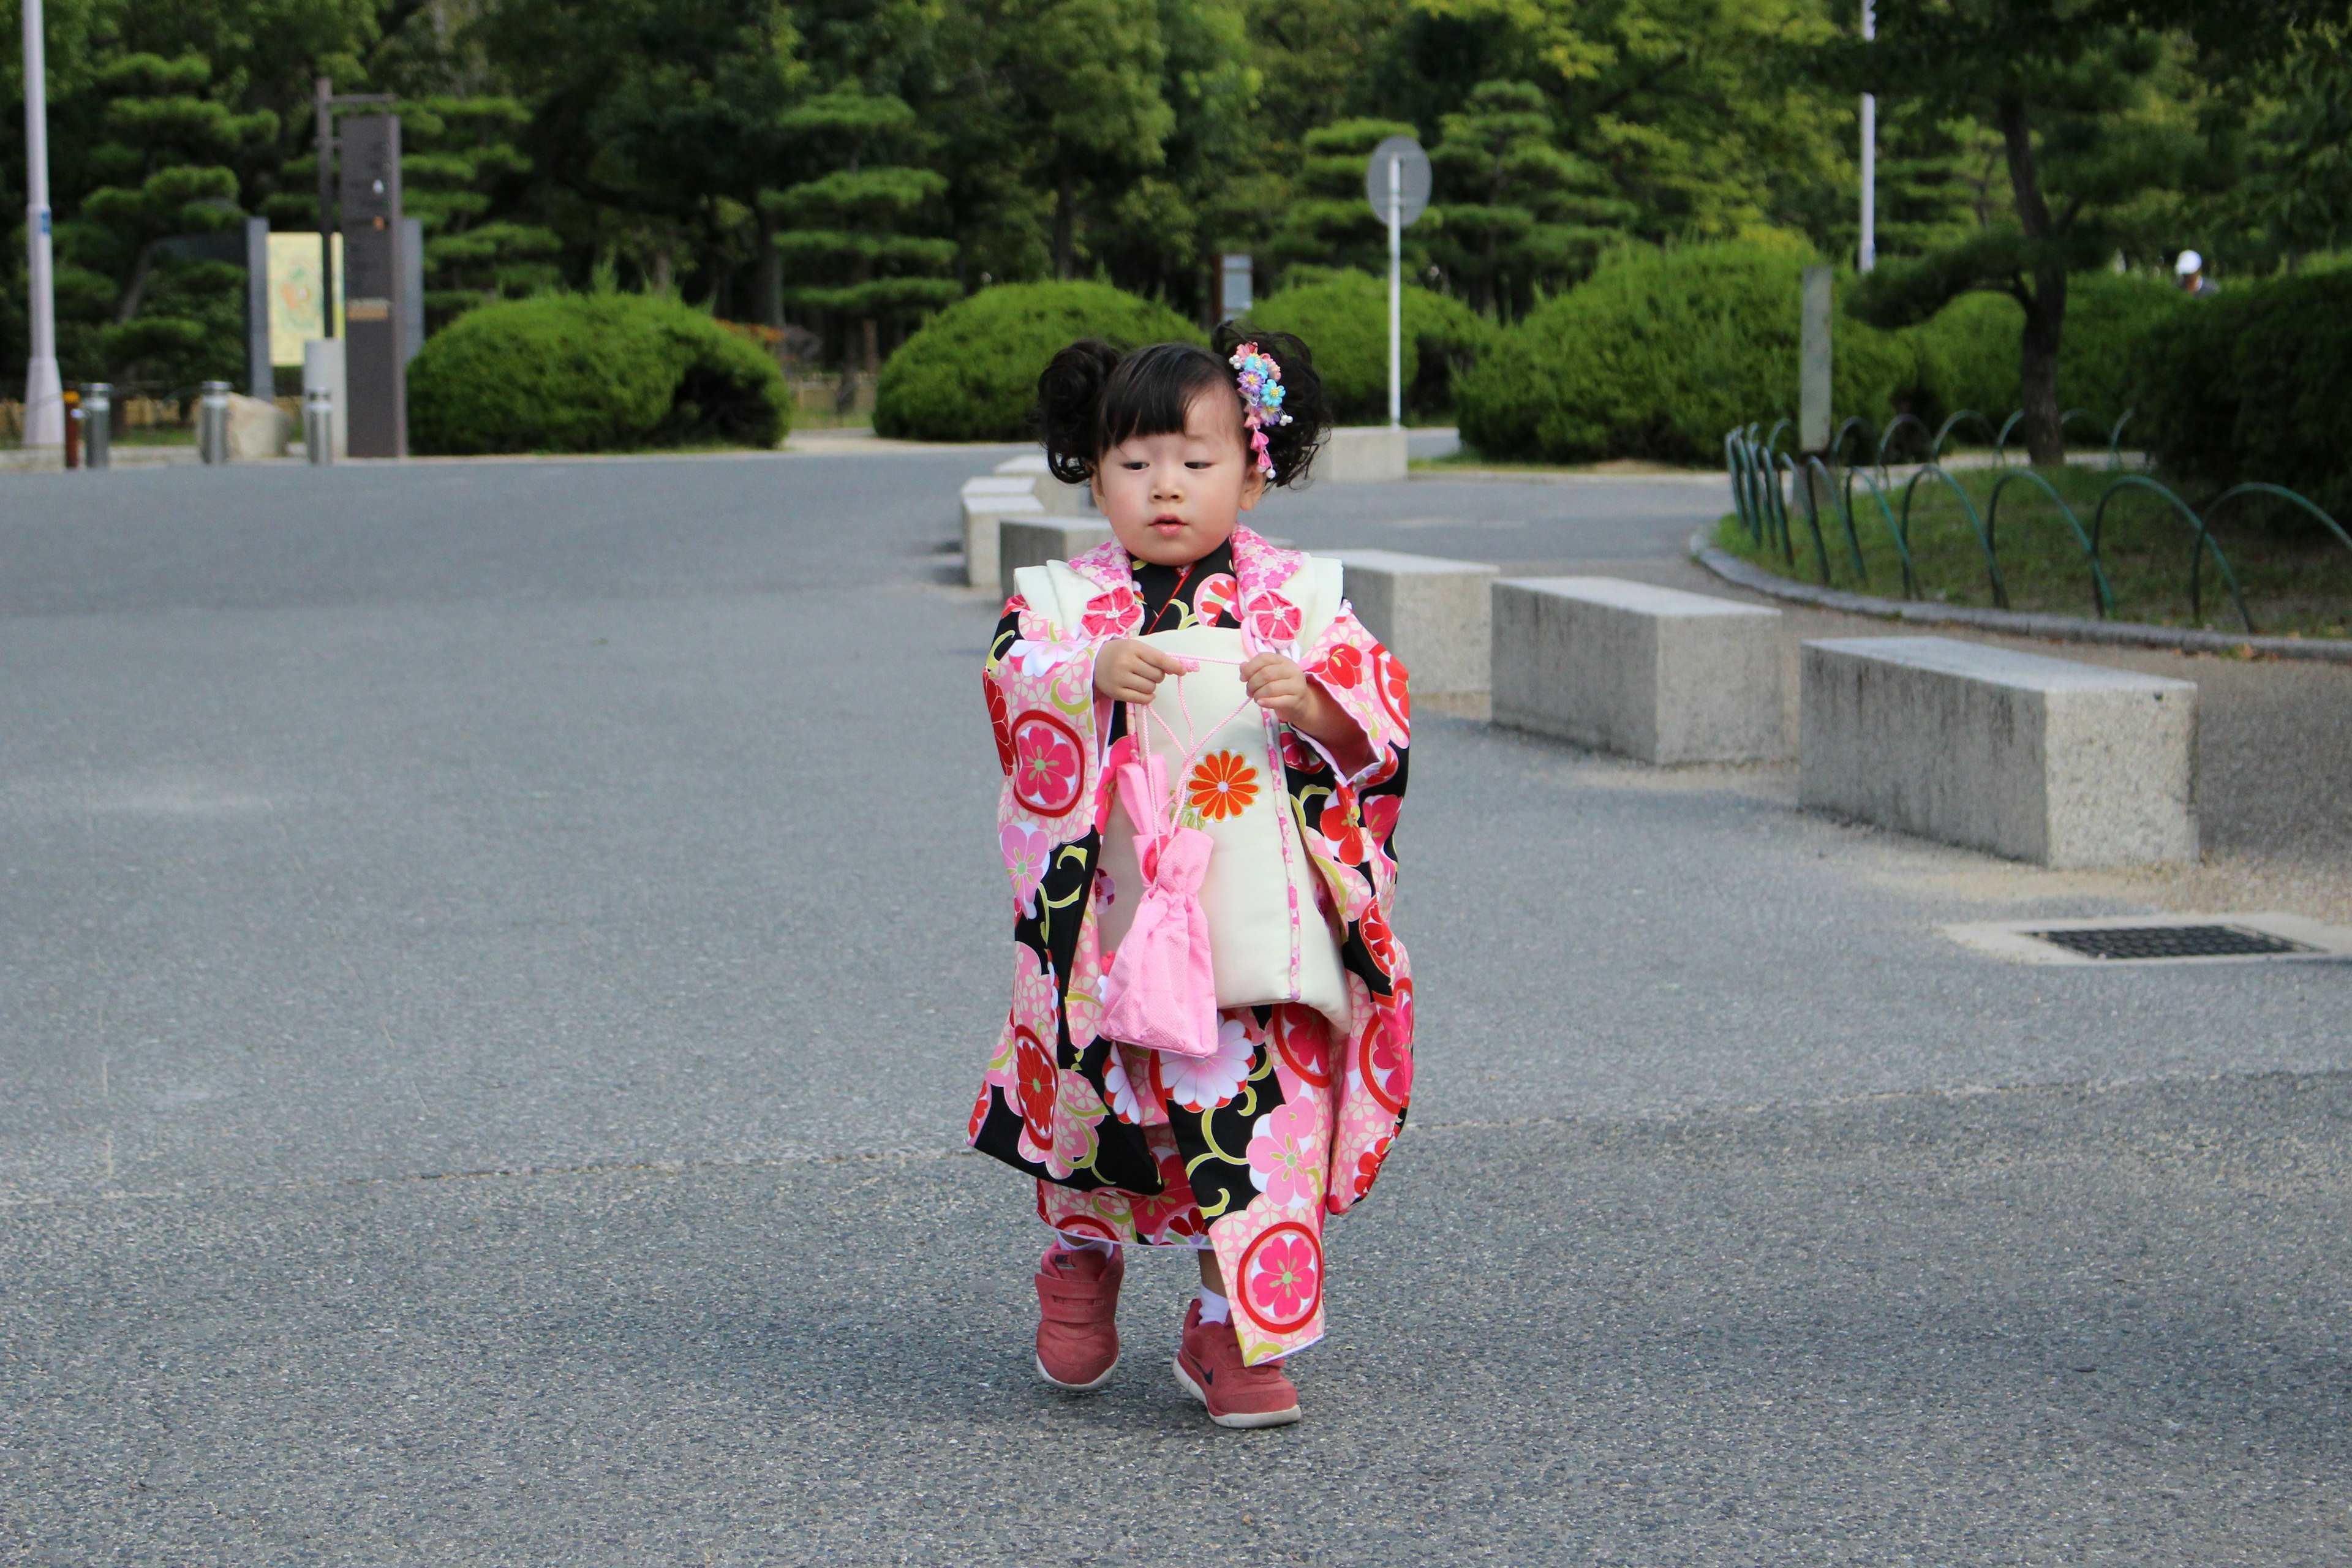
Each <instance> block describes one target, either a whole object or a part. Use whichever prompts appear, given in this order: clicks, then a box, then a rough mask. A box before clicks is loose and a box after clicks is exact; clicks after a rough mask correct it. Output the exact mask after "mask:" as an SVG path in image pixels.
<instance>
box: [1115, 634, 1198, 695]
mask: <svg viewBox="0 0 2352 1568" xmlns="http://www.w3.org/2000/svg"><path fill="white" fill-rule="evenodd" d="M1183 673H1184V661H1183V660H1182V659H1181V658H1177V657H1176V656H1175V655H1174V654H1172V653H1169V652H1167V651H1166V650H1164V649H1161V648H1156V647H1152V646H1151V645H1150V643H1147V642H1139V641H1137V640H1136V639H1135V638H1134V637H1121V638H1120V639H1119V640H1118V641H1117V642H1115V643H1112V644H1111V645H1110V646H1109V647H1106V648H1104V649H1103V650H1102V652H1100V653H1098V654H1097V655H1095V689H1096V690H1097V692H1099V693H1101V694H1102V695H1103V696H1105V697H1108V698H1109V699H1110V700H1112V701H1114V702H1149V701H1150V700H1151V699H1152V697H1153V696H1154V695H1155V694H1156V693H1157V692H1158V691H1159V689H1160V682H1161V681H1162V680H1165V679H1167V678H1168V677H1170V676H1171V675H1181V674H1183Z"/></svg>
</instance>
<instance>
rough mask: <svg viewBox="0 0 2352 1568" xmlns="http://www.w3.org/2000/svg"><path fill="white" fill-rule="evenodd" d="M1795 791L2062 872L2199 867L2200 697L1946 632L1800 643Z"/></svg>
mask: <svg viewBox="0 0 2352 1568" xmlns="http://www.w3.org/2000/svg"><path fill="white" fill-rule="evenodd" d="M1798 710H1799V714H1800V731H1799V733H1800V740H1799V745H1798V752H1799V770H1798V771H1799V773H1800V775H1801V776H1800V780H1799V784H1798V797H1799V799H1800V800H1801V801H1802V802H1803V804H1805V805H1810V806H1819V807H1821V808H1822V809H1823V810H1827V811H1833V812H1837V813H1839V814H1841V815H1843V816H1853V817H1859V818H1861V819H1862V820H1864V821H1865V822H1874V823H1877V824H1879V825H1881V826H1886V827H1893V828H1897V829H1899V830H1901V831H1903V832H1905V833H1916V834H1918V835H1920V836H1921V837H1927V838H1938V839H1942V840H1943V841H1945V842H1946V843H1949V844H1960V845H1966V846H1968V847H1970V848H1974V849H1988V850H1990V851H1991V852H1992V853H1994V854H1996V855H2006V856H2009V857H2010V858H2013V859H2018V860H2032V861H2036V862H2039V863H2040V864H2042V865H2044V866H2051V867H2055V868H2062V869H2069V870H2075V869H2086V868H2099V867H2111V866H2137V865H2147V864H2149V863H2152V862H2163V861H2189V860H2194V859H2196V858H2197V817H2196V796H2195V788H2194V777H2195V774H2194V761H2195V753H2196V746H2197V688H2196V686H2195V685H2194V684H2193V683H2192V682H2189V681H2186V680H2171V679H2165V678H2164V677H2161V676H2155V675H2142V674H2139V673H2138V672H2137V671H2134V670H2127V669H2109V668H2105V666H2102V665H2092V664H2077V663H2075V662H2074V661H2073V660H2071V659H2063V658H2044V657H2042V655H2040V654H2030V653H2017V652H2013V651H2011V649H2008V648H2000V647H1985V646H1984V645H1982V644H1980V643H1970V642H1960V641H1958V640H1955V639H1953V638H1950V637H1841V638H1834V639H1830V640H1826V641H1822V642H1809V643H1807V644H1805V645H1804V649H1803V659H1802V664H1801V675H1800V683H1799V687H1798Z"/></svg>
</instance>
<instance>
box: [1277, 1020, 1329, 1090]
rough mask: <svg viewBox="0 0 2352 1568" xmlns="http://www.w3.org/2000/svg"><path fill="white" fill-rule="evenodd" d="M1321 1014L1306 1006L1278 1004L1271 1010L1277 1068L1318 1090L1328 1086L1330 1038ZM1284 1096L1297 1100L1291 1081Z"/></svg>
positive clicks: (1286, 1083) (1286, 1085)
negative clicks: (1281, 1005) (1282, 1005)
mask: <svg viewBox="0 0 2352 1568" xmlns="http://www.w3.org/2000/svg"><path fill="white" fill-rule="evenodd" d="M1328 1031H1329V1026H1328V1024H1327V1023H1326V1022H1325V1021H1324V1018H1323V1016H1322V1015H1321V1014H1319V1013H1317V1012H1315V1011H1314V1010H1312V1009H1311V1008H1307V1007H1277V1008H1276V1009H1275V1013H1274V1028H1273V1035H1274V1045H1275V1054H1276V1058H1277V1062H1276V1066H1277V1068H1278V1069H1279V1070H1281V1071H1285V1072H1288V1073H1290V1074H1291V1075H1292V1076H1294V1077H1296V1078H1298V1079H1303V1080H1304V1081H1305V1082H1307V1083H1308V1084H1310V1085H1312V1086H1313V1087H1315V1088H1317V1089H1328V1088H1330V1087H1331V1037H1330V1034H1329V1032H1328ZM1282 1092H1283V1097H1284V1098H1285V1099H1286V1100H1287V1099H1296V1098H1297V1096H1296V1095H1294V1094H1293V1093H1292V1090H1291V1086H1290V1084H1289V1083H1288V1082H1287V1081H1285V1082H1284V1084H1283V1090H1282Z"/></svg>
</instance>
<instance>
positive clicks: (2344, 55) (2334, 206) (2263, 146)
mask: <svg viewBox="0 0 2352 1568" xmlns="http://www.w3.org/2000/svg"><path fill="white" fill-rule="evenodd" d="M2254 85H2255V88H2256V90H2257V91H2258V93H2259V94H2260V97H2259V98H2258V100H2257V101H2256V103H2255V106H2254V110H2253V115H2252V125H2251V126H2250V127H2249V135H2248V139H2247V140H2248V154H2249V156H2248V163H2249V165H2250V166H2249V169H2248V174H2247V178H2246V180H2245V182H2244V184H2242V186H2241V187H2240V188H2239V189H2238V191H2237V192H2236V193H2235V200H2234V201H2233V203H2232V204H2231V205H2232V206H2233V208H2234V211H2233V213H2232V214H2231V216H2235V217H2236V218H2237V219H2238V220H2239V222H2240V224H2242V226H2245V227H2247V228H2249V229H2252V230H2253V231H2255V232H2256V233H2258V234H2259V235H2260V236H2261V237H2262V238H2263V240H2265V241H2266V242H2267V244H2268V246H2269V247H2271V248H2273V249H2274V250H2276V251H2279V252H2283V253H2284V255H2285V257H2286V258H2288V259H2289V260H2290V261H2292V260H2293V259H2294V258H2295V257H2296V256H2297V255H2298V254H2299V253H2301V252H2304V251H2311V250H2333V249H2336V248H2338V247H2342V246H2343V245H2345V244H2346V243H2347V241H2352V20H2347V19H2337V20H2335V21H2329V22H2321V23H2315V24H2313V25H2311V26H2308V27H2302V28H2297V29H2296V30H2295V31H2294V32H2293V33H2292V34H2291V35H2290V36H2289V39H2288V47H2287V50H2286V52H2285V53H2284V56H2283V57H2282V58H2277V59H2275V60H2273V61H2272V62H2270V64H2269V65H2268V67H2267V68H2265V69H2263V71H2262V72H2261V73H2260V74H2259V75H2258V76H2257V77H2256V78H2255V79H2254Z"/></svg>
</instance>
